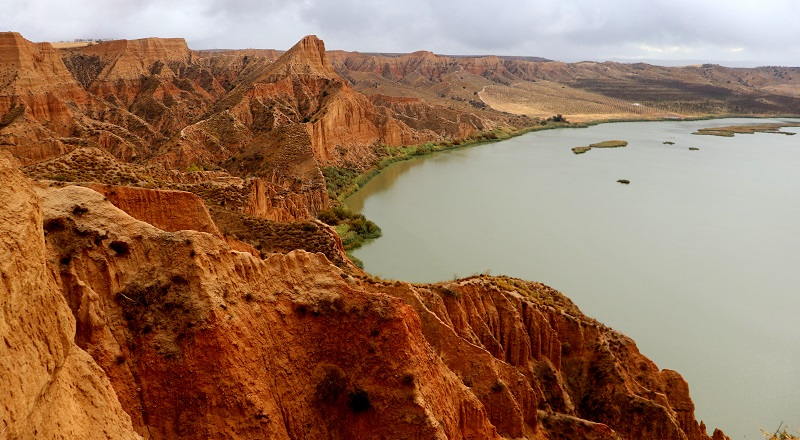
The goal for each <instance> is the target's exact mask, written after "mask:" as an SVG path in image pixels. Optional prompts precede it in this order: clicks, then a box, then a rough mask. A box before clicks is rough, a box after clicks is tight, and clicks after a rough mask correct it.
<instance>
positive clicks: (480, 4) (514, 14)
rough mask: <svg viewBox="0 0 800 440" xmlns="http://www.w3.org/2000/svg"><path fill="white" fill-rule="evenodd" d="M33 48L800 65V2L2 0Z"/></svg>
mask: <svg viewBox="0 0 800 440" xmlns="http://www.w3.org/2000/svg"><path fill="white" fill-rule="evenodd" d="M0 10H2V11H3V14H2V16H0V31H4V30H13V31H17V32H20V33H22V35H23V36H25V37H26V38H28V39H29V40H32V41H68V40H73V39H76V38H106V39H116V38H143V37H184V38H186V40H187V41H188V43H189V46H190V47H191V48H193V49H212V48H229V49H235V48H271V49H286V48H289V47H291V46H292V45H293V44H294V43H295V42H297V40H299V39H300V38H302V37H303V36H304V35H308V34H315V35H317V36H319V37H320V38H322V39H323V40H325V44H326V47H327V48H328V49H344V50H358V51H362V52H413V51H416V50H430V51H433V52H436V53H441V54H461V55H478V54H494V55H522V56H541V57H546V58H550V59H555V60H560V61H584V60H591V61H605V60H615V61H626V62H637V61H651V62H656V63H657V64H695V63H700V62H716V63H720V64H725V65H732V66H754V65H790V66H800V24H798V20H800V14H799V12H800V10H799V8H798V0H758V1H754V0H641V1H632V0H548V1H542V0H395V1H387V0H294V1H292V0H172V1H163V0H136V1H133V0H71V1H65V0H59V1H56V0H0Z"/></svg>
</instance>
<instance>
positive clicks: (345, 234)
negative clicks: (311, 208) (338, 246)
mask: <svg viewBox="0 0 800 440" xmlns="http://www.w3.org/2000/svg"><path fill="white" fill-rule="evenodd" d="M317 217H318V218H319V219H320V221H322V222H323V223H325V224H327V225H329V226H333V228H334V229H335V230H336V233H337V234H339V237H341V238H342V245H344V248H345V250H348V251H349V250H353V249H356V248H358V247H360V246H362V245H363V244H364V243H366V242H367V241H369V240H374V239H376V238H378V237H380V236H381V228H379V227H378V225H376V224H375V223H374V222H372V221H370V220H367V218H366V217H364V215H362V214H355V213H353V212H352V211H350V210H349V209H348V208H347V207H346V206H343V205H340V206H335V207H333V208H332V209H329V210H327V211H323V212H321V213H319V215H318V216H317Z"/></svg>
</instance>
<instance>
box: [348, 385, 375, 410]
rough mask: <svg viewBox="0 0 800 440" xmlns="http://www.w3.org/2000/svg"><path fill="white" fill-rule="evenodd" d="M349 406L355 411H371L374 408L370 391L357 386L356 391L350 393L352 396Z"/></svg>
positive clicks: (349, 399)
mask: <svg viewBox="0 0 800 440" xmlns="http://www.w3.org/2000/svg"><path fill="white" fill-rule="evenodd" d="M347 406H349V407H350V410H351V411H353V412H354V413H361V412H365V411H369V410H370V408H372V403H371V402H370V401H369V393H367V392H366V391H364V390H362V389H360V388H357V389H356V390H355V391H353V392H352V393H350V396H349V398H348V400H347Z"/></svg>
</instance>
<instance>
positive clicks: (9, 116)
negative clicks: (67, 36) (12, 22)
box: [0, 32, 90, 160]
mask: <svg viewBox="0 0 800 440" xmlns="http://www.w3.org/2000/svg"><path fill="white" fill-rule="evenodd" d="M89 100H90V97H89V94H88V93H86V91H85V90H83V89H82V88H81V87H80V85H79V84H78V83H77V82H76V81H75V80H74V78H73V77H72V75H71V74H70V73H69V71H68V70H67V68H66V67H65V66H64V63H63V62H62V61H61V57H60V56H59V54H58V51H57V50H56V49H54V48H53V47H52V46H51V45H50V44H49V43H38V44H34V43H31V42H30V41H27V40H25V39H24V38H22V36H21V35H19V34H18V33H16V32H0V148H2V149H4V150H8V151H11V152H12V153H13V154H14V155H15V156H18V157H20V158H23V159H31V160H35V159H41V158H45V157H48V156H52V155H56V154H61V153H63V152H65V151H67V150H68V146H67V145H65V143H64V142H63V141H62V138H64V137H69V136H72V134H73V131H74V129H75V128H76V126H77V125H76V123H75V118H76V117H78V115H77V114H76V113H75V112H74V110H73V107H74V106H81V105H86V104H87V103H88V102H89Z"/></svg>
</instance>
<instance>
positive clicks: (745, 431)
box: [347, 119, 800, 440]
mask: <svg viewBox="0 0 800 440" xmlns="http://www.w3.org/2000/svg"><path fill="white" fill-rule="evenodd" d="M781 120H783V119H781ZM781 120H763V119H762V120H753V119H720V120H712V121H690V122H687V121H669V122H634V123H612V124H602V125H597V126H594V127H590V128H585V129H559V130H548V131H540V132H534V133H529V134H526V135H523V136H519V137H516V138H513V139H509V140H506V141H503V142H499V143H494V144H488V145H482V146H477V147H471V148H464V149H460V150H454V151H449V152H444V153H438V154H435V155H431V156H427V157H422V158H418V159H414V160H410V161H406V162H401V163H397V164H394V165H392V166H390V167H388V168H387V169H386V170H384V171H383V172H382V173H381V174H380V175H378V176H377V177H375V178H374V179H372V180H371V181H370V182H369V183H368V184H367V185H366V186H365V187H364V188H363V189H362V190H361V191H359V192H358V193H356V194H355V195H353V196H352V197H350V198H349V199H348V200H347V204H348V205H349V206H350V207H351V208H353V209H354V210H357V211H360V212H362V213H364V214H365V215H366V216H367V217H368V218H369V219H371V220H373V221H375V222H376V223H377V224H378V225H379V226H380V227H381V228H382V229H383V237H381V238H380V239H378V240H375V241H373V242H371V243H368V244H367V245H365V246H364V247H362V248H360V249H358V250H356V251H355V252H354V255H355V256H356V257H358V258H360V259H361V260H363V262H364V264H365V269H366V270H367V271H369V272H371V273H373V274H376V275H378V276H381V277H384V278H393V279H403V280H408V281H418V282H428V281H439V280H446V279H452V278H453V277H455V276H466V275H470V274H473V273H482V272H486V271H490V272H491V273H492V274H506V275H511V276H516V277H520V278H525V279H529V280H535V281H541V282H544V283H546V284H548V285H550V286H552V287H554V288H556V289H558V290H560V291H562V292H563V293H565V294H566V295H567V296H569V297H570V298H571V299H572V300H573V301H574V302H575V303H576V304H577V305H578V306H579V307H580V308H581V309H582V310H583V312H584V313H585V314H587V315H589V316H592V317H594V318H597V319H598V320H600V321H602V322H603V323H605V324H608V325H610V326H611V327H613V328H615V329H617V330H619V331H621V332H623V333H625V334H626V335H628V336H630V337H632V338H633V339H634V340H636V342H637V345H638V346H639V349H640V350H641V351H642V352H643V353H644V354H645V355H646V356H648V357H650V358H651V359H653V360H654V361H655V362H656V363H657V364H658V365H659V366H660V367H661V368H670V369H674V370H677V371H679V372H680V373H681V374H682V375H683V376H684V377H685V378H686V379H687V381H688V382H689V385H690V389H691V394H692V397H693V399H694V401H695V404H696V406H697V410H696V411H697V417H698V419H702V420H704V421H705V422H706V424H707V425H708V426H709V429H713V427H714V426H719V427H721V428H722V429H723V430H725V431H726V432H727V433H728V434H729V435H731V436H732V438H734V439H737V440H738V439H758V438H761V436H760V434H759V429H760V428H764V429H768V430H769V429H772V430H774V429H775V428H777V426H778V424H779V423H780V422H784V424H789V425H790V426H792V427H794V428H795V429H800V135H797V136H787V135H780V134H765V133H758V134H749V135H747V134H744V135H736V136H735V137H733V138H726V137H716V136H697V135H692V134H691V133H692V132H693V131H694V130H696V129H698V128H704V127H714V126H726V125H733V124H746V123H754V122H771V121H775V122H778V121H781ZM794 121H798V120H794ZM784 131H789V132H800V128H785V129H784ZM609 139H623V140H627V141H628V142H629V146H628V147H626V148H616V149H594V150H591V151H589V152H587V153H585V154H582V155H575V154H573V153H572V152H571V151H570V148H571V147H575V146H582V145H588V144H591V143H595V142H599V141H604V140H609ZM664 141H672V142H675V145H665V144H663V142H664ZM689 147H699V148H700V150H699V151H690V150H689ZM618 179H629V180H630V181H631V183H630V185H622V184H619V183H617V180H618Z"/></svg>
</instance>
